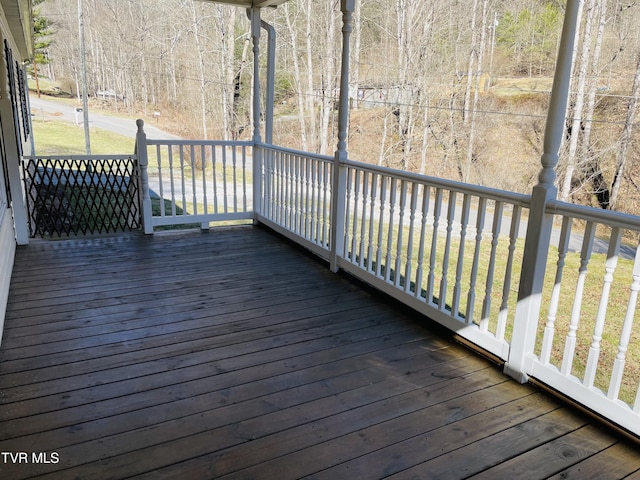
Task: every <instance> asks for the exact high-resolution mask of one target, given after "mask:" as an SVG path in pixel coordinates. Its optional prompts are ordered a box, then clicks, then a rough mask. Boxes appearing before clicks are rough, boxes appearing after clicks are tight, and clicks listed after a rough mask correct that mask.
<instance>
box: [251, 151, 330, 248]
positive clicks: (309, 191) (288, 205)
mask: <svg viewBox="0 0 640 480" xmlns="http://www.w3.org/2000/svg"><path fill="white" fill-rule="evenodd" d="M257 148H259V149H260V151H261V152H262V157H261V158H262V184H261V199H260V200H261V203H260V209H259V211H258V212H256V213H257V216H256V219H257V220H258V221H260V222H262V223H265V224H266V225H268V226H269V227H271V228H273V229H274V230H277V231H278V232H279V233H281V234H283V235H286V236H288V237H290V238H292V239H293V240H295V241H298V242H300V243H302V244H303V245H304V246H305V247H307V248H308V249H310V250H312V251H313V252H315V253H316V254H317V255H319V256H320V257H322V258H324V259H328V256H329V248H330V238H331V218H330V217H331V194H332V189H331V182H332V175H333V158H332V157H327V156H323V155H314V154H310V153H305V152H300V151H296V150H291V149H285V148H280V147H274V146H270V145H261V146H260V147H257Z"/></svg>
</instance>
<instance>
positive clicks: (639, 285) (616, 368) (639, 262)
mask: <svg viewBox="0 0 640 480" xmlns="http://www.w3.org/2000/svg"><path fill="white" fill-rule="evenodd" d="M632 277H633V282H632V283H631V288H630V290H631V293H630V295H629V303H628V304H627V313H626V315H625V317H624V322H623V324H622V331H621V332H620V341H619V342H618V353H617V355H616V358H615V360H614V361H613V371H612V372H611V381H610V382H609V391H608V393H607V398H609V400H617V399H618V396H619V395H620V386H621V385H622V377H623V375H624V365H625V362H626V356H627V350H628V348H629V340H630V339H631V332H632V331H633V321H634V317H635V313H636V305H637V303H638V292H640V245H638V247H637V248H636V257H635V260H634V262H633V274H632ZM634 411H635V412H639V411H640V402H639V401H638V397H637V396H636V402H635V405H634Z"/></svg>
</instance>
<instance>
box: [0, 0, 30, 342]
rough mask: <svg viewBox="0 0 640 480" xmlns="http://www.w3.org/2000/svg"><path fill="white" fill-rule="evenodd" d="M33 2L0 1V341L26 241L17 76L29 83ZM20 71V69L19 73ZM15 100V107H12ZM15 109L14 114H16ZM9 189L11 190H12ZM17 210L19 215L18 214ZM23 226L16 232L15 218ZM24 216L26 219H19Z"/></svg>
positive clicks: (25, 143)
mask: <svg viewBox="0 0 640 480" xmlns="http://www.w3.org/2000/svg"><path fill="white" fill-rule="evenodd" d="M30 19H31V2H30V1H29V0H0V56H1V58H2V59H3V61H1V62H0V67H1V68H0V121H1V125H2V128H0V136H1V138H0V147H1V148H0V155H3V156H4V158H2V160H3V161H0V343H1V342H2V332H3V329H4V320H5V313H6V308H7V299H8V297H9V284H10V281H11V273H12V270H13V262H14V258H15V252H16V238H17V237H21V238H20V243H26V241H28V240H27V238H25V237H28V236H27V235H25V232H26V216H25V215H24V201H23V197H22V188H21V180H20V173H19V165H20V153H24V154H26V155H28V154H30V153H31V148H30V145H31V142H30V135H31V132H30V130H31V128H30V127H31V125H30V119H29V112H28V100H27V98H26V91H25V89H21V88H20V87H21V85H19V83H18V81H17V80H18V79H19V80H21V81H22V82H24V83H26V75H25V71H24V67H23V62H24V61H25V60H28V59H29V57H30V56H31V54H32V49H31V39H30V35H31V29H32V24H31V20H30ZM5 40H6V42H7V46H8V47H9V49H10V50H11V57H12V58H11V62H9V66H10V68H11V71H12V72H13V73H14V78H15V79H16V83H15V89H14V91H13V98H12V97H11V92H10V90H11V89H10V87H9V80H8V77H9V75H8V68H7V62H6V55H5ZM18 70H20V72H18ZM12 103H13V104H14V105H15V107H16V109H15V110H14V109H13V107H12ZM14 111H15V115H14ZM9 191H10V192H11V193H9ZM16 212H17V213H18V215H16ZM16 216H17V217H18V218H17V221H18V224H19V226H20V228H19V229H18V232H19V235H18V236H17V235H16V231H17V230H16V226H15V225H14V218H15V217H16ZM20 217H24V218H20Z"/></svg>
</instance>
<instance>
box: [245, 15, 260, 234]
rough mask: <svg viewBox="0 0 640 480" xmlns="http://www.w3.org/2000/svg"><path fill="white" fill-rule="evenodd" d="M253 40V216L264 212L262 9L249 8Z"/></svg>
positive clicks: (255, 217)
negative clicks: (261, 81)
mask: <svg viewBox="0 0 640 480" xmlns="http://www.w3.org/2000/svg"><path fill="white" fill-rule="evenodd" d="M248 12H249V16H250V18H251V38H252V40H253V139H252V140H253V218H254V223H255V222H256V221H257V216H256V215H258V214H260V213H262V209H261V202H262V200H261V199H262V180H263V179H262V148H261V146H260V145H261V144H262V138H261V136H260V61H259V60H260V59H259V56H260V28H261V26H262V25H261V21H260V9H259V8H255V7H252V8H250V9H249V10H248Z"/></svg>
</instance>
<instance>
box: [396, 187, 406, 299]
mask: <svg viewBox="0 0 640 480" xmlns="http://www.w3.org/2000/svg"><path fill="white" fill-rule="evenodd" d="M406 207H407V182H406V181H404V180H402V181H401V182H400V215H399V217H398V239H397V241H396V263H395V268H394V269H395V282H394V283H395V286H396V287H400V280H401V279H402V257H403V253H402V251H403V246H404V245H403V244H402V241H403V233H404V211H405V209H406Z"/></svg>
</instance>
